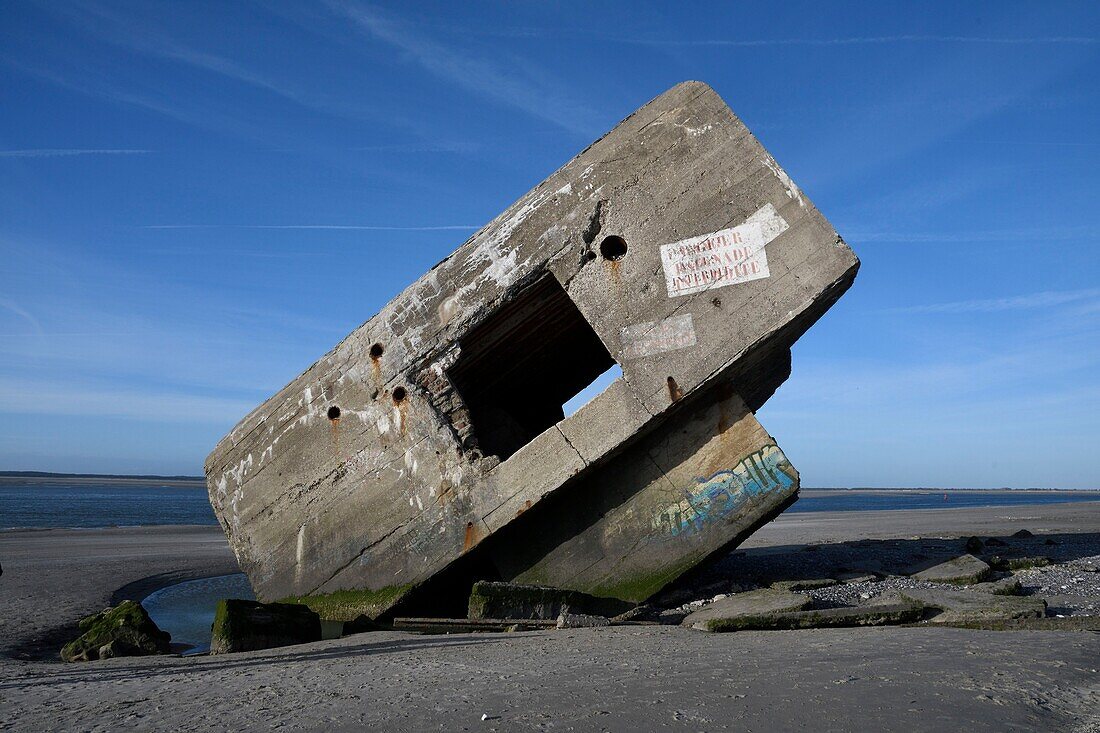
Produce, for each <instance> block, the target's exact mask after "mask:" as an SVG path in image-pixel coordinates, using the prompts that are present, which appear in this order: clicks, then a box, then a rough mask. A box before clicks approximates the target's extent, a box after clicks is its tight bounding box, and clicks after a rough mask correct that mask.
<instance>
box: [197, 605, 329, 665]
mask: <svg viewBox="0 0 1100 733" xmlns="http://www.w3.org/2000/svg"><path fill="white" fill-rule="evenodd" d="M320 639H321V621H320V619H318V617H317V614H316V613H314V612H313V611H312V610H310V609H309V608H303V607H302V606H301V605H299V604H292V603H260V602H258V601H245V600H240V599H235V598H230V599H223V600H220V601H218V606H217V608H216V609H215V610H214V623H213V624H212V625H211V627H210V653H211V654H224V653H227V652H244V651H252V650H254V649H270V648H272V647H278V646H287V645H289V644H303V643H306V642H310V641H320Z"/></svg>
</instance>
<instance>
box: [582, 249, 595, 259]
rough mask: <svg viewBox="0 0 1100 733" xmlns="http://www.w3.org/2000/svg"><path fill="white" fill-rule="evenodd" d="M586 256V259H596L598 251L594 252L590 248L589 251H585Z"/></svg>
mask: <svg viewBox="0 0 1100 733" xmlns="http://www.w3.org/2000/svg"><path fill="white" fill-rule="evenodd" d="M584 258H585V259H586V260H594V259H596V253H595V252H593V251H592V250H588V251H587V252H585V253H584Z"/></svg>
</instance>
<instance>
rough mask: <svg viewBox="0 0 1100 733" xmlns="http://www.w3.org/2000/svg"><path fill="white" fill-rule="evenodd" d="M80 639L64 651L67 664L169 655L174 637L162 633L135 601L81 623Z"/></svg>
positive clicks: (105, 611) (71, 643)
mask: <svg viewBox="0 0 1100 733" xmlns="http://www.w3.org/2000/svg"><path fill="white" fill-rule="evenodd" d="M79 627H80V631H81V632H83V633H82V634H81V635H80V637H79V638H77V639H74V640H73V641H70V642H69V643H68V644H66V645H65V646H64V647H62V648H61V658H62V659H64V660H65V661H66V662H89V661H93V660H96V659H109V658H111V657H139V656H146V655H149V654H167V653H168V652H169V642H170V641H171V640H172V636H171V635H170V634H169V633H168V632H166V631H161V630H160V629H159V628H158V627H157V625H156V624H155V623H153V619H151V618H149V614H148V613H147V612H146V611H145V609H144V608H142V606H141V604H140V603H136V602H135V601H123V602H122V603H120V604H118V605H117V606H115V607H114V608H108V609H106V610H104V611H101V612H100V613H97V614H95V615H94V616H87V617H85V618H83V619H81V620H80V623H79Z"/></svg>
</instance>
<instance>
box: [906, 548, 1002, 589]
mask: <svg viewBox="0 0 1100 733" xmlns="http://www.w3.org/2000/svg"><path fill="white" fill-rule="evenodd" d="M990 572H991V568H990V567H989V565H988V564H987V563H985V562H983V561H982V560H979V559H978V558H976V557H974V556H973V555H960V556H959V557H956V558H954V559H953V560H948V561H947V562H944V563H940V564H939V565H934V566H932V567H930V568H927V569H925V570H921V571H920V572H916V573H912V577H914V578H916V579H917V580H926V581H928V582H929V583H953V584H955V585H972V584H974V583H980V582H981V581H983V580H985V579H986V578H988V577H989V574H990Z"/></svg>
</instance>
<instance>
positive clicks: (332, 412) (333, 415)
mask: <svg viewBox="0 0 1100 733" xmlns="http://www.w3.org/2000/svg"><path fill="white" fill-rule="evenodd" d="M328 419H329V420H339V419H340V408H339V407H337V406H336V405H333V406H332V407H330V408H328Z"/></svg>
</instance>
